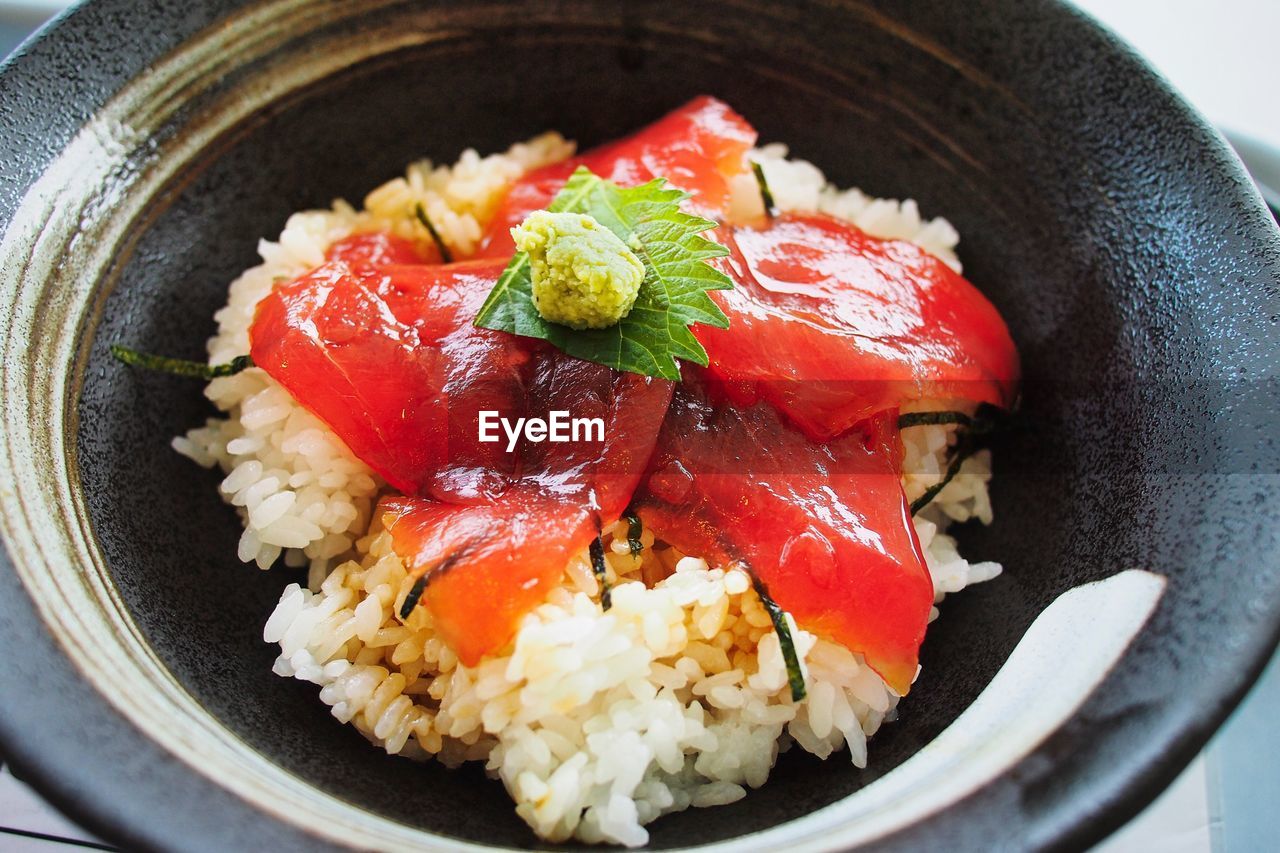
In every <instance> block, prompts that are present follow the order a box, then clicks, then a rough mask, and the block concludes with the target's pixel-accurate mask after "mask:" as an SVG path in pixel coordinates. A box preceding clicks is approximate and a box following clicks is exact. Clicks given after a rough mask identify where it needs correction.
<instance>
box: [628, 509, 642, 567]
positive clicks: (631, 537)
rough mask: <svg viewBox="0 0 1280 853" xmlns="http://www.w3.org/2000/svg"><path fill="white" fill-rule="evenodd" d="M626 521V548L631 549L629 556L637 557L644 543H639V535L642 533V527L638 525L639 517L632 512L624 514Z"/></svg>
mask: <svg viewBox="0 0 1280 853" xmlns="http://www.w3.org/2000/svg"><path fill="white" fill-rule="evenodd" d="M625 518H626V519H627V547H628V548H630V549H631V556H633V557H639V556H640V552H641V551H643V550H644V543H643V542H641V541H640V535H641V534H642V533H644V525H642V524H641V523H640V516H638V515H636V514H635V513H634V512H629V513H627V514H626V516H625Z"/></svg>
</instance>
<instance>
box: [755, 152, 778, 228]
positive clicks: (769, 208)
mask: <svg viewBox="0 0 1280 853" xmlns="http://www.w3.org/2000/svg"><path fill="white" fill-rule="evenodd" d="M751 172H752V174H754V175H755V176H756V184H757V185H758V186H759V187H760V198H761V199H763V200H764V212H765V213H766V214H768V215H769V218H770V219H772V218H773V217H775V216H777V215H778V207H777V205H776V204H774V203H773V191H772V190H770V189H769V182H768V181H767V180H765V177H764V167H763V166H761V165H760V164H759V163H757V162H756V161H755V160H752V161H751Z"/></svg>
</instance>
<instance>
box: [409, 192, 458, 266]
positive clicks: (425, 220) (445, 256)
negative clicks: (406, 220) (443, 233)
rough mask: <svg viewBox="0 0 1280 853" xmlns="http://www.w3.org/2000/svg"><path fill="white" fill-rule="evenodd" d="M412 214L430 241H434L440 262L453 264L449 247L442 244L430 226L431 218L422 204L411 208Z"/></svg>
mask: <svg viewBox="0 0 1280 853" xmlns="http://www.w3.org/2000/svg"><path fill="white" fill-rule="evenodd" d="M413 213H414V215H415V216H417V217H418V221H419V222H421V223H422V224H423V226H424V227H425V228H426V229H427V233H428V234H430V235H431V239H432V240H434V241H435V243H436V248H437V249H439V250H440V260H442V261H444V262H445V263H446V264H451V263H453V253H452V252H450V251H449V247H448V246H446V245H445V244H444V240H442V239H441V238H440V232H439V231H437V230H436V227H435V226H434V225H432V224H431V217H429V216H427V209H426V208H425V207H423V206H422V202H418V203H417V204H415V205H414V206H413Z"/></svg>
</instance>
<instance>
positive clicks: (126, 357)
mask: <svg viewBox="0 0 1280 853" xmlns="http://www.w3.org/2000/svg"><path fill="white" fill-rule="evenodd" d="M111 354H112V355H113V356H115V359H116V361H119V362H123V363H124V364H127V365H130V366H131V367H141V368H143V369H144V370H154V371H157V372H159V373H168V374H171V375H173V376H183V377H186V378H188V379H205V380H208V379H214V378H216V377H218V376H232V375H234V374H237V373H239V372H240V371H242V370H244V369H245V368H248V367H253V358H252V357H250V356H247V355H238V356H236V357H235V358H233V359H231V361H229V362H227V363H226V364H203V363H201V362H199V361H187V360H186V359H184V358H169V357H168V356H163V355H152V354H150V353H145V352H138V351H137V350H133V349H129V348H128V347H125V346H121V345H120V344H112V345H111Z"/></svg>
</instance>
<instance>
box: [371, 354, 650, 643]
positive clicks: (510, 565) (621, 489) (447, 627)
mask: <svg viewBox="0 0 1280 853" xmlns="http://www.w3.org/2000/svg"><path fill="white" fill-rule="evenodd" d="M532 377H533V378H532V380H531V385H530V388H529V408H528V409H527V414H528V415H531V416H537V417H539V418H543V419H547V418H549V416H550V414H551V413H552V412H555V411H560V412H571V413H572V417H573V418H599V419H600V420H601V421H602V422H603V426H604V429H603V439H604V440H603V441H602V442H601V441H598V440H594V438H595V436H592V437H591V438H592V439H593V440H579V441H571V442H568V443H552V442H550V441H542V442H534V441H529V440H525V441H523V442H522V444H521V445H520V447H519V448H518V449H517V452H518V455H519V458H520V467H521V471H522V475H521V477H520V479H518V480H517V481H516V482H514V483H513V484H512V485H511V487H510V488H509V489H508V490H507V491H506V492H504V493H503V494H502V495H501V496H500V497H498V498H497V499H495V500H494V501H493V502H492V503H487V504H477V505H473V506H458V505H453V504H448V503H443V502H440V501H435V500H432V499H430V498H415V497H393V498H388V499H386V500H384V501H383V503H382V505H381V509H382V512H383V522H384V524H386V526H387V529H388V530H389V531H390V532H391V539H392V547H393V548H394V550H395V552H396V553H397V554H399V555H400V556H401V557H402V558H403V559H404V560H405V562H406V564H407V565H408V566H409V567H410V571H411V573H412V574H415V575H418V576H420V577H423V578H424V581H423V582H424V583H425V586H424V587H423V591H422V597H421V601H422V602H425V605H426V606H427V607H428V608H429V609H430V612H431V615H432V619H433V622H434V625H435V629H436V630H437V631H438V632H439V633H440V635H441V636H442V637H443V638H444V639H445V641H446V642H448V643H449V645H450V647H451V648H453V649H454V651H456V652H457V654H458V657H459V659H460V660H462V662H463V663H465V664H467V665H475V664H476V663H478V662H479V660H480V658H481V657H482V656H483V655H485V654H488V653H491V652H494V651H497V650H498V649H500V648H501V647H502V646H504V645H505V644H506V643H507V641H508V640H510V638H511V637H512V635H513V634H514V633H515V631H516V629H517V627H518V626H519V621H520V618H521V617H522V616H524V614H526V613H527V612H529V611H530V610H532V609H533V608H534V607H536V606H537V605H538V604H540V603H541V602H542V601H543V600H544V599H545V598H546V597H547V594H548V592H549V591H550V590H551V589H552V588H553V587H554V586H555V585H556V584H558V583H559V581H560V578H561V576H562V575H563V573H564V569H565V566H566V565H568V563H569V560H570V559H571V558H572V557H573V556H574V555H575V554H577V553H580V552H581V551H582V549H583V548H585V547H586V546H587V545H588V543H590V541H591V540H592V539H593V538H595V537H596V536H598V535H599V533H600V530H601V528H602V527H603V526H607V525H609V524H612V523H613V522H614V521H616V520H617V519H618V518H619V516H621V514H622V512H623V510H624V509H626V506H627V503H628V501H629V500H630V498H631V494H632V492H633V491H634V489H635V487H636V484H637V483H638V482H639V480H640V476H641V474H642V472H643V470H644V466H645V463H646V462H647V461H648V458H649V455H650V452H651V451H652V449H653V443H654V441H655V440H656V438H657V435H658V430H659V428H660V426H661V424H662V418H663V415H664V414H665V413H666V409H667V403H668V401H669V400H670V398H671V387H672V384H671V383H670V382H667V381H665V380H660V379H649V378H646V377H641V376H637V375H635V374H633V373H617V372H615V371H612V370H610V369H609V368H606V367H602V366H600V365H597V364H590V363H588V362H584V361H579V360H577V359H574V358H570V357H568V356H565V355H563V354H561V353H559V352H557V351H555V350H552V349H549V348H548V349H545V350H542V351H541V352H539V354H538V355H537V356H536V358H535V363H534V366H533V371H532ZM503 414H504V415H506V416H508V417H510V413H509V412H504V413H503ZM580 437H581V438H582V439H586V438H587V436H586V433H585V432H583V433H581V436H580ZM502 441H503V442H504V443H505V441H506V438H505V436H504V438H503V439H502Z"/></svg>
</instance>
